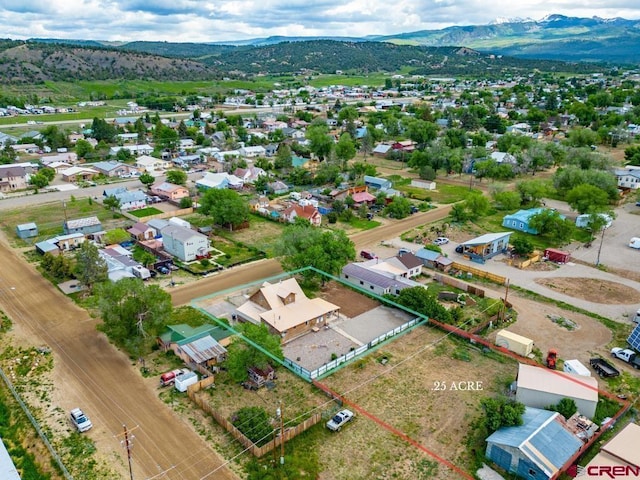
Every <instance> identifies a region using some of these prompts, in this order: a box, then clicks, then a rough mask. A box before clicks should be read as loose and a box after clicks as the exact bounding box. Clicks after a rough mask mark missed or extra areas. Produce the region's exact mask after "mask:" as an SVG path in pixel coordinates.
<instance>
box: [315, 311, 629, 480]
mask: <svg viewBox="0 0 640 480" xmlns="http://www.w3.org/2000/svg"><path fill="white" fill-rule="evenodd" d="M429 325H433V326H435V327H438V328H439V329H441V330H444V331H445V332H447V333H450V334H452V335H456V336H458V337H461V338H464V339H467V340H469V341H470V342H471V343H477V344H480V345H483V346H485V347H487V348H490V349H491V350H494V351H496V352H499V353H501V354H503V355H506V356H508V357H511V358H513V359H514V360H517V361H518V362H519V363H525V364H528V365H532V366H535V367H538V368H544V367H541V366H540V365H539V364H538V363H537V362H535V361H534V360H532V359H530V358H526V357H521V356H520V355H518V354H516V353H514V352H511V351H510V350H507V349H506V348H504V347H500V346H498V345H494V344H493V343H491V342H489V341H487V340H485V339H484V338H481V337H479V336H477V335H474V334H472V333H469V332H465V331H464V330H460V329H459V328H458V327H455V326H453V325H448V324H446V323H441V322H438V321H437V320H432V319H429V323H428V324H427V325H426V326H429ZM548 371H549V372H551V373H553V374H555V375H559V376H561V377H562V378H564V379H568V380H570V381H572V382H575V383H577V384H579V385H581V386H583V387H586V388H588V389H590V390H595V391H597V392H598V395H602V396H604V397H607V398H609V399H611V400H613V401H615V402H616V403H621V404H622V407H621V408H620V410H618V411H617V412H616V414H615V415H614V416H613V417H612V419H611V421H610V422H609V424H608V425H614V424H615V422H616V421H617V420H618V418H620V416H621V415H623V414H624V413H625V412H626V411H627V410H628V409H629V407H630V406H631V403H630V402H629V401H627V400H623V399H621V398H618V397H616V396H614V395H612V394H611V393H609V392H605V391H604V390H600V389H598V388H597V387H592V386H591V385H587V384H586V383H583V382H581V381H580V380H579V379H577V378H571V377H568V376H566V375H562V374H561V373H560V372H558V371H556V370H548ZM312 383H313V385H315V386H316V387H318V388H319V389H320V390H322V391H324V392H325V393H327V394H328V395H330V396H331V397H333V398H335V399H338V400H340V401H341V402H343V403H346V404H347V405H349V406H351V407H353V409H354V410H356V411H357V412H359V413H360V414H361V415H363V416H365V417H367V418H369V419H370V420H373V421H374V422H375V423H377V424H378V425H380V426H381V427H383V428H384V429H386V430H388V431H389V432H391V433H392V434H394V435H396V436H397V437H399V438H401V439H402V440H404V441H405V442H407V443H409V444H410V445H413V446H414V447H415V448H417V449H419V450H421V451H423V452H424V453H426V454H427V455H429V456H430V457H432V458H433V459H435V460H437V461H438V462H439V463H441V464H442V465H444V466H446V467H447V468H449V469H451V470H453V471H454V472H456V473H458V474H459V475H461V476H462V477H464V478H466V479H468V480H474V478H475V477H473V476H472V475H470V474H469V473H467V472H465V471H464V470H462V469H461V468H460V467H458V466H457V465H455V464H453V463H452V462H450V461H449V460H447V459H445V458H442V457H440V456H439V455H437V454H436V453H434V452H432V451H431V450H429V449H428V448H427V447H425V446H424V445H422V444H421V443H419V442H417V441H416V440H414V439H412V438H411V437H409V436H408V435H407V434H406V433H404V432H402V431H400V430H398V429H397V428H395V427H394V426H393V425H390V424H388V423H386V422H385V421H383V420H381V419H380V418H378V417H376V416H375V415H373V414H372V413H370V412H368V411H367V410H365V409H364V408H363V407H361V406H360V405H358V404H356V403H354V402H352V401H351V400H349V399H347V398H345V397H343V396H342V395H340V394H338V393H336V392H334V391H333V390H331V389H330V388H329V387H328V386H326V385H325V384H323V383H320V382H318V381H317V380H312ZM606 430H608V428H604V427H601V428H599V429H598V431H597V432H596V433H595V435H593V437H591V438H590V439H589V441H588V442H587V443H585V444H584V445H583V446H582V447H581V448H580V449H579V450H578V451H577V452H576V453H575V454H574V455H573V456H572V457H571V458H570V459H569V460H567V462H566V463H565V464H564V465H563V466H562V467H561V468H560V469H559V470H558V472H557V473H556V474H555V475H553V476H552V477H551V478H550V480H555V479H557V478H558V477H559V476H560V475H562V473H564V472H565V471H566V470H567V469H568V468H569V467H570V466H571V465H572V464H573V463H574V462H576V461H577V460H578V458H580V457H581V456H582V455H583V454H584V452H585V451H586V450H587V449H588V448H589V447H591V445H593V444H594V442H595V441H596V440H598V439H599V438H600V436H601V435H602V434H603V433H604V432H605V431H606Z"/></svg>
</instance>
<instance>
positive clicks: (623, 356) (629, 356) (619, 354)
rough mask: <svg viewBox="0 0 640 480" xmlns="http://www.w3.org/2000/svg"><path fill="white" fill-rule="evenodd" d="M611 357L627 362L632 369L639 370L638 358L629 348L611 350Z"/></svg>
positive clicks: (639, 361) (639, 358)
mask: <svg viewBox="0 0 640 480" xmlns="http://www.w3.org/2000/svg"><path fill="white" fill-rule="evenodd" d="M611 355H613V356H614V357H616V358H619V359H620V360H623V361H625V362H627V363H628V364H629V365H631V366H632V367H633V368H636V369H639V368H640V356H638V354H637V353H636V352H634V351H633V350H631V349H630V348H624V349H623V348H620V347H615V348H612V349H611Z"/></svg>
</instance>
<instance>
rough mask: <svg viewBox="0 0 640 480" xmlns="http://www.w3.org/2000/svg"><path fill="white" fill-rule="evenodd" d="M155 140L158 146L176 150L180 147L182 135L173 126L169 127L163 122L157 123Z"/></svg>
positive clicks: (163, 148)
mask: <svg viewBox="0 0 640 480" xmlns="http://www.w3.org/2000/svg"><path fill="white" fill-rule="evenodd" d="M153 140H154V141H155V142H156V146H157V147H158V148H160V149H161V150H169V151H174V150H175V149H176V148H178V143H179V142H180V137H179V136H178V132H176V131H175V130H174V129H173V128H171V127H167V126H166V125H163V124H162V123H157V124H156V128H155V131H154V134H153Z"/></svg>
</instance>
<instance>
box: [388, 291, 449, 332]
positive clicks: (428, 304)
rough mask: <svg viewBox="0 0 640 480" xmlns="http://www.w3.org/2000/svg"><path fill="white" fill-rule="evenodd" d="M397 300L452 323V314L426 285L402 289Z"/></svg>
mask: <svg viewBox="0 0 640 480" xmlns="http://www.w3.org/2000/svg"><path fill="white" fill-rule="evenodd" d="M396 301H397V302H398V303H399V304H400V305H403V306H405V307H407V308H410V309H411V310H413V311H414V312H418V313H421V314H422V315H426V316H427V317H428V318H433V319H435V320H438V321H440V322H443V323H451V321H452V319H451V314H450V313H449V311H448V310H447V309H446V308H445V307H444V306H443V305H441V304H440V302H438V300H437V298H436V297H435V296H434V295H433V294H432V293H430V292H429V291H428V290H427V289H426V288H425V287H411V288H405V289H403V290H401V291H400V294H399V295H398V296H397V297H396Z"/></svg>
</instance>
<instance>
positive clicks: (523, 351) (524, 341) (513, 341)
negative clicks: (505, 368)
mask: <svg viewBox="0 0 640 480" xmlns="http://www.w3.org/2000/svg"><path fill="white" fill-rule="evenodd" d="M496 345H497V346H499V347H504V348H506V349H507V350H510V351H512V352H513V353H517V354H518V355H520V356H521V357H526V356H528V355H529V354H530V353H531V352H532V351H533V340H531V339H530V338H527V337H523V336H522V335H518V334H517V333H513V332H510V331H509V330H504V329H503V330H500V331H499V332H498V334H497V335H496Z"/></svg>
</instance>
